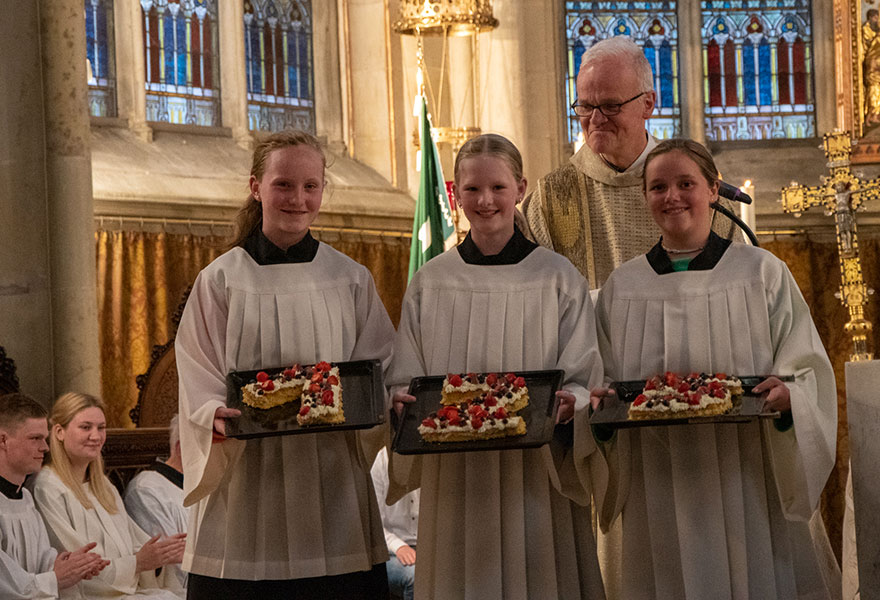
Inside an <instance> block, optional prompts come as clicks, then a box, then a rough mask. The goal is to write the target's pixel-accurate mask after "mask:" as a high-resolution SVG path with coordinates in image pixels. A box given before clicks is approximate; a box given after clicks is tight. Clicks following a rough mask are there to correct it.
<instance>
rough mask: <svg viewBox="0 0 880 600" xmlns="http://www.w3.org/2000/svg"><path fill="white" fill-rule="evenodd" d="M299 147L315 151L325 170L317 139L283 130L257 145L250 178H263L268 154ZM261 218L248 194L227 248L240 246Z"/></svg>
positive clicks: (295, 130)
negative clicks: (281, 149)
mask: <svg viewBox="0 0 880 600" xmlns="http://www.w3.org/2000/svg"><path fill="white" fill-rule="evenodd" d="M299 145H305V146H310V147H312V148H314V149H315V150H317V151H318V154H320V155H321V162H322V163H323V165H324V168H325V169H326V168H327V156H326V155H325V154H324V148H323V146H321V142H320V141H318V138H316V137H315V136H313V135H312V134H311V133H309V132H307V131H302V130H300V129H285V130H284V131H279V132H277V133H273V134H272V135H269V136H267V137H265V138H263V139H262V140H261V141H259V142H258V143H257V146H256V148H254V156H253V160H252V162H251V177H254V178H256V179H257V180H260V179H262V178H263V173H265V171H266V159H268V158H269V154H271V153H272V151H273V150H278V149H280V148H287V147H289V146H299ZM262 218H263V207H262V206H261V205H260V203H259V202H257V200H256V198H254V195H253V194H252V193H250V192H249V193H248V197H247V200H245V201H244V205H242V207H241V208H240V209H238V214H236V215H235V231H234V232H233V234H232V241H231V242H230V243H229V248H235V247H236V246H241V245H242V244H243V243H244V241H245V240H246V239H247V237H248V236H249V235H250V234H251V233H252V232H253V231H254V228H255V227H257V225H259V223H260V220H261V219H262Z"/></svg>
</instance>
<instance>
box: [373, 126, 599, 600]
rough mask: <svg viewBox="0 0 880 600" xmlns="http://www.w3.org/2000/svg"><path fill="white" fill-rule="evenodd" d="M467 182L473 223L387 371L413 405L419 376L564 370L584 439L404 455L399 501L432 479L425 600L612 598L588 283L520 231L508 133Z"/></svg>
mask: <svg viewBox="0 0 880 600" xmlns="http://www.w3.org/2000/svg"><path fill="white" fill-rule="evenodd" d="M454 189H455V195H456V197H457V198H458V199H459V201H460V203H461V206H462V208H463V210H464V212H465V215H466V216H467V218H468V220H469V221H470V224H471V230H470V233H469V234H468V235H467V237H466V238H465V240H464V241H463V242H462V243H461V244H460V245H459V246H458V247H457V248H453V249H451V250H449V251H447V252H445V253H444V254H442V255H440V256H438V257H436V258H434V259H432V260H430V261H429V262H428V263H427V264H425V265H424V266H423V267H422V268H421V269H419V271H418V272H416V274H415V276H414V277H413V279H412V281H411V282H410V285H409V287H408V288H407V290H406V295H405V297H404V301H403V309H402V314H401V320H400V327H399V329H398V332H397V337H396V338H395V343H394V358H393V360H392V366H391V368H390V369H389V374H388V377H387V379H386V381H387V383H388V384H389V385H391V386H393V387H392V391H393V392H395V393H394V400H395V408H397V409H399V408H401V407H402V403H403V402H407V401H408V402H411V401H413V400H414V399H413V398H412V397H411V396H408V395H406V394H405V393H404V392H403V390H404V389H405V387H404V386H406V385H407V384H408V383H409V381H410V379H411V378H413V377H416V376H423V375H441V374H445V373H447V372H453V373H465V372H488V371H518V370H541V369H563V370H564V371H565V380H564V384H563V390H561V391H560V392H558V396H559V399H560V408H559V417H558V418H559V420H560V422H563V421H568V420H570V419H574V442H573V446H564V445H562V444H561V443H560V442H559V439H558V438H557V439H554V441H553V442H552V443H551V444H550V445H548V446H544V447H541V448H537V449H527V450H504V451H492V452H464V453H442V454H429V455H423V456H420V457H412V456H401V455H397V454H394V455H392V457H391V461H390V466H389V476H390V477H389V478H390V485H389V494H388V500H389V501H395V500H397V499H398V498H399V497H400V496H402V495H403V494H404V493H406V492H407V491H410V490H413V489H415V488H418V487H421V504H420V510H419V532H418V558H417V560H416V573H415V595H416V598H443V599H444V600H455V599H457V598H461V599H464V598H480V599H481V600H502V599H503V600H520V599H521V600H526V599H531V598H554V599H561V600H569V599H581V598H591V599H593V598H604V597H605V594H604V590H603V587H602V580H601V576H600V573H599V566H598V562H597V560H596V544H595V540H594V538H593V532H592V529H591V524H590V522H591V520H590V494H591V481H593V472H594V469H596V470H597V471H598V472H599V473H603V472H604V460H603V458H602V456H601V453H600V452H598V451H597V450H596V445H595V442H594V440H593V438H592V436H591V434H590V430H589V427H588V425H587V422H586V417H587V415H586V413H587V407H588V401H589V393H588V391H587V390H589V389H590V385H591V384H592V385H595V384H597V383H599V382H600V381H601V373H602V366H601V361H600V358H599V352H598V348H597V345H596V337H595V335H596V334H595V324H594V320H593V305H592V303H591V301H590V295H589V286H588V285H587V282H586V280H584V278H583V277H582V276H581V275H580V273H578V271H577V269H576V268H575V267H574V266H573V265H572V264H571V263H570V262H569V261H568V259H566V258H564V257H562V256H560V255H558V254H555V253H553V252H551V251H550V250H547V249H545V248H541V247H539V246H537V245H536V244H533V243H531V242H529V241H528V240H527V239H526V238H525V237H524V236H523V234H522V233H521V232H520V231H519V229H517V228H516V227H515V226H514V211H515V207H516V203H517V202H518V201H519V200H521V199H522V195H523V192H524V191H525V189H526V181H525V179H523V176H522V159H521V157H520V153H519V151H518V150H517V149H516V147H515V146H514V145H513V144H512V143H510V142H509V141H508V140H506V139H505V138H503V137H501V136H498V135H492V134H488V135H482V136H479V137H476V138H473V139H471V140H469V141H468V142H467V143H465V144H464V146H462V148H461V151H460V152H459V154H458V156H457V158H456V161H455V188H454Z"/></svg>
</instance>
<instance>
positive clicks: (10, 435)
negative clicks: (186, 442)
mask: <svg viewBox="0 0 880 600" xmlns="http://www.w3.org/2000/svg"><path fill="white" fill-rule="evenodd" d="M48 436H49V425H48V423H47V422H46V410H45V409H44V408H43V407H42V406H40V405H39V404H38V403H37V402H36V401H34V400H33V399H32V398H30V397H29V396H26V395H24V394H6V395H4V396H0V598H3V599H4V600H24V599H28V600H35V599H41V600H42V599H44V598H57V597H58V595H59V593H60V591H61V590H63V589H66V588H70V587H73V586H74V585H76V584H77V583H79V582H80V581H81V580H83V579H91V578H92V577H93V576H95V575H96V574H97V573H98V572H100V571H101V570H102V569H103V568H104V567H106V566H107V565H108V564H109V561H105V560H103V559H102V558H101V557H100V556H99V555H97V554H95V553H94V552H90V550H91V549H92V548H94V547H95V544H94V543H91V544H87V545H85V546H83V547H82V548H79V549H78V550H74V551H73V552H61V553H60V554H59V553H58V552H56V551H55V550H54V549H53V548H52V547H51V546H50V545H49V536H48V534H47V533H46V525H45V524H44V523H43V519H42V517H40V514H39V513H38V512H37V509H36V508H35V507H34V500H33V498H32V497H31V493H30V492H29V491H28V490H26V489H25V488H24V487H23V484H24V480H25V478H26V477H27V476H28V475H30V474H31V473H36V472H37V471H39V470H40V467H41V466H42V463H43V455H44V454H46V452H47V451H48V450H49V446H48V445H47V444H46V438H47V437H48Z"/></svg>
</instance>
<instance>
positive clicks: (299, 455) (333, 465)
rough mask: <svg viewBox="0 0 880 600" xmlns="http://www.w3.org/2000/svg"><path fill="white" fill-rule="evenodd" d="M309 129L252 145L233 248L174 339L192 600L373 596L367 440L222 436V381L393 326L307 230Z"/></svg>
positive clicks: (316, 154)
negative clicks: (247, 184) (245, 194)
mask: <svg viewBox="0 0 880 600" xmlns="http://www.w3.org/2000/svg"><path fill="white" fill-rule="evenodd" d="M325 166H326V165H325V157H324V152H323V150H322V148H321V146H320V144H319V142H318V141H317V139H316V138H315V137H314V136H312V135H311V134H308V133H305V132H302V131H285V132H280V133H276V134H273V135H271V136H269V137H267V138H265V139H264V140H263V141H261V142H260V143H258V144H257V147H256V149H255V150H254V155H253V165H252V167H251V176H250V192H251V193H250V195H249V196H248V199H247V201H246V203H245V205H244V207H243V208H242V210H241V211H240V213H239V217H238V221H237V223H236V225H237V228H236V229H237V237H236V239H235V241H234V242H233V247H232V249H231V250H229V251H228V252H226V253H225V254H223V255H222V256H220V257H219V258H218V259H217V260H215V261H214V262H213V263H211V264H210V265H209V266H208V267H207V268H205V269H204V270H203V271H202V272H201V273H200V274H199V276H198V278H197V279H196V282H195V284H194V286H193V290H192V293H191V294H190V297H189V300H188V301H187V304H186V309H185V310H184V313H183V317H182V319H181V322H180V328H179V331H178V333H177V339H176V342H175V353H176V356H177V368H178V372H179V375H180V441H181V450H182V455H183V469H184V493H185V500H184V503H185V504H186V505H193V507H192V512H191V513H190V515H191V516H190V523H189V538H188V542H187V546H186V553H185V554H184V562H183V568H184V570H186V571H189V572H190V577H189V584H188V591H189V597H190V598H210V599H211V600H218V599H223V598H236V599H237V598H259V597H262V598H267V599H268V598H330V597H333V598H350V597H356V598H385V597H387V594H388V591H387V580H386V575H385V565H384V563H385V560H386V559H387V558H388V551H387V548H386V546H385V538H384V534H383V530H382V523H381V519H380V516H379V512H378V506H377V504H376V497H375V493H374V491H373V486H372V482H371V479H370V466H371V464H372V461H373V458H374V457H375V454H376V452H377V451H378V449H379V447H380V446H381V443H382V435H381V434H378V435H377V434H376V432H371V433H365V432H361V433H358V432H355V431H351V430H349V431H338V432H333V431H331V432H326V431H325V432H315V433H302V434H299V435H287V436H276V437H263V438H257V439H249V440H247V441H243V440H237V439H227V438H226V437H225V435H224V434H225V420H226V419H229V418H235V417H237V416H238V415H239V414H240V413H239V411H237V410H234V409H231V408H227V407H226V381H225V379H226V375H227V373H229V372H230V371H243V370H256V369H267V368H272V367H282V366H290V365H292V364H294V363H300V364H313V363H317V362H320V361H328V362H339V361H349V360H357V359H373V358H378V359H380V360H382V361H383V364H387V361H388V360H389V358H390V354H391V341H392V339H393V336H394V329H393V326H392V325H391V321H390V320H389V318H388V315H387V313H386V312H385V308H384V307H383V305H382V302H381V300H380V299H379V296H378V294H377V293H376V288H375V285H374V283H373V279H372V277H371V276H370V274H369V272H368V271H367V269H366V268H365V267H363V266H361V265H359V264H357V263H355V262H354V261H353V260H351V259H349V258H348V257H346V256H345V255H343V254H341V253H339V252H337V251H336V250H334V249H333V248H331V247H330V246H327V245H326V244H323V243H320V242H318V241H316V240H315V239H314V238H313V237H312V236H311V234H310V233H309V227H310V225H311V223H312V222H313V221H314V220H315V217H316V216H317V214H318V210H319V208H320V206H321V199H322V195H323V191H324V184H325V179H324V176H325V175H324V171H325Z"/></svg>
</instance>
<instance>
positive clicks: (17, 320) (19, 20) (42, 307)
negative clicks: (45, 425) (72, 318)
mask: <svg viewBox="0 0 880 600" xmlns="http://www.w3.org/2000/svg"><path fill="white" fill-rule="evenodd" d="M3 11H4V12H3V18H2V19H0V73H2V77H0V80H2V81H3V85H0V113H2V114H3V118H4V122H3V135H0V345H2V346H3V347H4V348H6V353H7V355H8V356H9V357H10V358H12V359H13V360H15V365H16V367H17V370H18V378H19V382H20V383H21V388H22V391H23V392H25V393H26V394H30V395H32V396H34V397H35V398H37V399H39V400H40V401H41V402H43V403H45V404H48V401H49V400H50V399H51V397H52V393H53V387H52V362H51V358H50V357H51V356H52V318H51V307H50V299H49V253H48V250H47V247H48V242H47V238H48V231H47V223H46V156H45V152H44V147H43V137H44V130H45V127H44V124H43V87H42V81H41V79H40V68H41V67H40V22H39V14H40V13H39V8H38V3H37V2H10V3H8V4H7V5H5V6H4V8H3ZM83 56H85V55H83Z"/></svg>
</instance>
